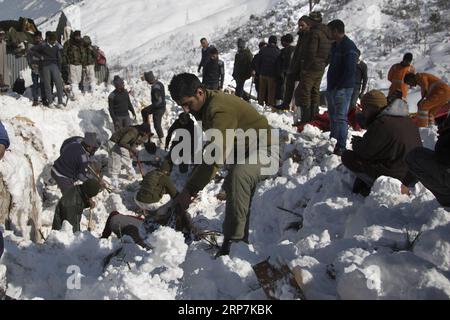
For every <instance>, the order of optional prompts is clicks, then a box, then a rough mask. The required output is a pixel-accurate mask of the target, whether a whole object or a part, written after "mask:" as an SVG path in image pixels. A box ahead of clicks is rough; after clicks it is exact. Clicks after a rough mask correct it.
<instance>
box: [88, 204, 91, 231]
mask: <svg viewBox="0 0 450 320" xmlns="http://www.w3.org/2000/svg"><path fill="white" fill-rule="evenodd" d="M88 231H89V232H92V208H89V223H88Z"/></svg>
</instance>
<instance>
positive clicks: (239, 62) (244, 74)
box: [233, 48, 253, 80]
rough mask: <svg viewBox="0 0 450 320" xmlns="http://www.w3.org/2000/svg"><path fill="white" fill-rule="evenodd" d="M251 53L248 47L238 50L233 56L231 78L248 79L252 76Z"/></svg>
mask: <svg viewBox="0 0 450 320" xmlns="http://www.w3.org/2000/svg"><path fill="white" fill-rule="evenodd" d="M252 60H253V54H252V53H251V52H250V50H249V49H247V48H246V49H243V50H239V51H238V53H236V56H235V58H234V69H233V78H234V79H240V80H247V79H250V77H251V76H252Z"/></svg>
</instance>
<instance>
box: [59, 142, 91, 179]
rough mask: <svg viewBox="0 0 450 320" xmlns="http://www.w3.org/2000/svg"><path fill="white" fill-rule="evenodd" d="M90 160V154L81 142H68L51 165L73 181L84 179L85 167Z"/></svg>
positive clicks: (85, 177)
mask: <svg viewBox="0 0 450 320" xmlns="http://www.w3.org/2000/svg"><path fill="white" fill-rule="evenodd" d="M90 161H91V155H90V154H89V152H87V151H86V150H85V149H84V147H83V146H82V145H81V143H76V142H74V143H70V144H69V145H66V146H65V147H64V148H63V150H62V154H61V156H60V157H59V158H58V159H57V160H56V161H55V163H54V165H53V167H54V168H55V169H56V171H58V173H60V174H62V175H63V176H65V177H67V178H70V179H72V180H74V181H76V180H81V181H86V180H87V179H88V177H87V176H86V173H87V168H88V165H89V162H90Z"/></svg>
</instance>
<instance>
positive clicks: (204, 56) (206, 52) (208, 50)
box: [198, 45, 215, 72]
mask: <svg viewBox="0 0 450 320" xmlns="http://www.w3.org/2000/svg"><path fill="white" fill-rule="evenodd" d="M212 48H215V47H214V46H213V45H210V46H209V47H208V48H206V49H203V48H202V60H201V61H200V64H199V65H198V72H200V70H201V69H202V68H203V67H204V66H205V65H206V63H207V62H208V60H209V58H210V57H211V49H212Z"/></svg>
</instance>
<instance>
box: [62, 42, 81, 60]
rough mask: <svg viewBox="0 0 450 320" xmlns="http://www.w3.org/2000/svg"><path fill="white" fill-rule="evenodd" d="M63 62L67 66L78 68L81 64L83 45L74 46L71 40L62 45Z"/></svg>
mask: <svg viewBox="0 0 450 320" xmlns="http://www.w3.org/2000/svg"><path fill="white" fill-rule="evenodd" d="M64 60H65V62H66V63H67V64H69V65H75V66H80V65H82V64H83V45H82V44H79V45H78V44H75V43H74V42H73V41H72V40H69V41H67V43H65V44H64Z"/></svg>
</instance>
